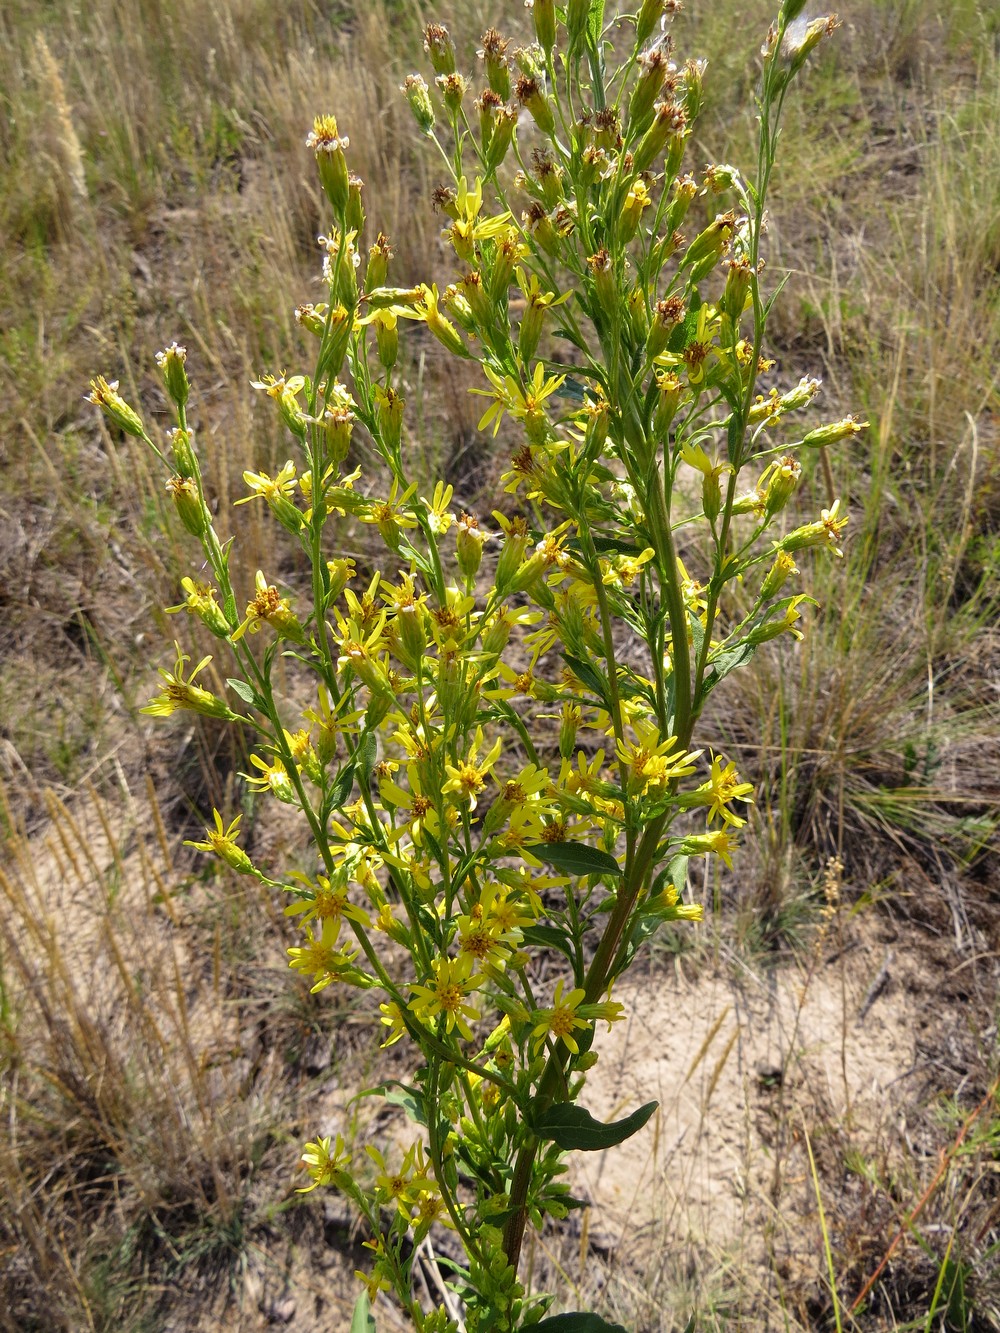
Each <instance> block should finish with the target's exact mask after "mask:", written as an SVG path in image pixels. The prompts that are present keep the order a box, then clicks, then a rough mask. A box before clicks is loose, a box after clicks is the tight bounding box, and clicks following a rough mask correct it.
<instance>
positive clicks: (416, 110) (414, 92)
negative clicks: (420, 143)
mask: <svg viewBox="0 0 1000 1333" xmlns="http://www.w3.org/2000/svg"><path fill="white" fill-rule="evenodd" d="M403 92H404V93H405V94H406V100H407V101H408V102H409V104H410V110H411V111H412V112H413V118H414V120H415V121H416V122H417V126H418V128H419V129H420V131H421V133H423V134H430V133H431V131H432V130H433V129H434V105H433V103H432V102H431V95H430V93H429V92H428V90H427V84H426V83H425V82H424V80H423V79H422V78H421V77H420V75H419V74H408V75H407V76H406V80H405V82H404V83H403Z"/></svg>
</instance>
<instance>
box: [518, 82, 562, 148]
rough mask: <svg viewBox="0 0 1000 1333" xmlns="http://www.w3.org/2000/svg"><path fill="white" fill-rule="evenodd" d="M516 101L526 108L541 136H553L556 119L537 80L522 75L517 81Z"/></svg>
mask: <svg viewBox="0 0 1000 1333" xmlns="http://www.w3.org/2000/svg"><path fill="white" fill-rule="evenodd" d="M516 92H517V100H518V101H519V102H520V103H521V105H522V106H523V107H527V109H528V111H529V112H530V114H531V118H532V120H534V122H535V124H536V125H537V126H538V128H539V129H540V130H541V132H542V133H543V134H547V135H553V134H555V131H556V118H555V113H554V112H553V110H552V104H551V103H550V101H549V99H548V97H546V95H545V93H544V92H543V91H542V86H541V84H540V83H539V81H538V80H537V79H533V78H529V77H528V75H526V74H522V75H521V77H520V78H519V79H518V81H517V87H516Z"/></svg>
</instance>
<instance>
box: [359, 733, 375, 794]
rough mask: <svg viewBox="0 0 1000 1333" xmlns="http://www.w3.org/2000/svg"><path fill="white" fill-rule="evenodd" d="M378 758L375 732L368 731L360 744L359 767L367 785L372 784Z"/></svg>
mask: <svg viewBox="0 0 1000 1333" xmlns="http://www.w3.org/2000/svg"><path fill="white" fill-rule="evenodd" d="M377 758H378V741H377V740H376V739H375V733H374V731H366V732H365V734H364V735H363V736H362V737H361V740H360V741H359V742H358V753H357V760H358V767H359V768H360V770H361V776H362V777H363V778H364V780H365V782H366V783H369V782H371V780H372V772H373V770H374V768H375V760H376V759H377Z"/></svg>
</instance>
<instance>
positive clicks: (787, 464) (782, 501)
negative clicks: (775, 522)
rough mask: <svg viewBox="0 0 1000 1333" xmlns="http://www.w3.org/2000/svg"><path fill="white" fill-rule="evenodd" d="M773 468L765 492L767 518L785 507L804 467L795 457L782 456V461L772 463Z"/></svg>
mask: <svg viewBox="0 0 1000 1333" xmlns="http://www.w3.org/2000/svg"><path fill="white" fill-rule="evenodd" d="M772 469H773V470H771V475H770V477H769V478H768V482H767V490H766V491H765V493H764V516H765V518H767V519H771V518H773V517H774V516H775V514H778V513H780V512H781V510H782V509H784V507H785V506H786V505H787V504H788V501H789V500H790V499H791V498H792V496H793V495H794V493H795V489H796V487H797V486H798V484H799V482H800V481H801V479H802V467H801V465H800V464H799V463H798V462H797V461H796V460H795V459H794V458H789V457H785V458H782V460H781V461H780V463H774V464H772ZM758 489H759V488H758Z"/></svg>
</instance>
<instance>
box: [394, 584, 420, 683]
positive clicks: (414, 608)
mask: <svg viewBox="0 0 1000 1333" xmlns="http://www.w3.org/2000/svg"><path fill="white" fill-rule="evenodd" d="M426 614H427V613H426V612H425V610H424V606H423V603H422V602H420V601H418V600H413V601H410V602H408V603H407V604H406V605H404V606H400V608H399V609H398V611H397V612H396V618H395V620H394V622H393V623H394V624H395V626H396V629H397V630H398V631H399V644H398V645H397V646H398V648H399V650H400V652H399V658H400V661H401V662H402V663H403V664H404V666H406V667H407V669H408V670H410V671H416V670H417V667H418V666H419V664H420V659H421V658H422V657H423V655H424V649H425V648H426V647H427V627H426V624H425V617H426Z"/></svg>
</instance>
